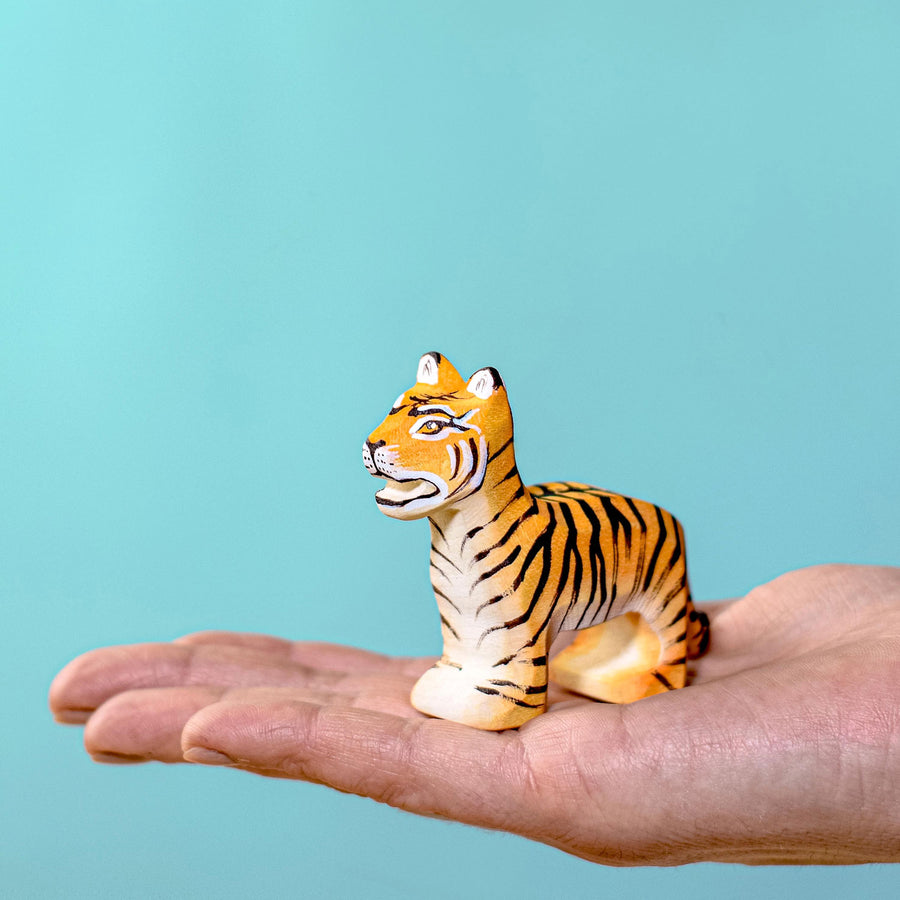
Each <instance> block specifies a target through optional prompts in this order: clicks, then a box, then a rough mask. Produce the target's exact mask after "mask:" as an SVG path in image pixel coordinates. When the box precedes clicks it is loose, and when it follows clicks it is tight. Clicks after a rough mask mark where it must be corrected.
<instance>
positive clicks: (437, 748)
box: [182, 697, 528, 830]
mask: <svg viewBox="0 0 900 900" xmlns="http://www.w3.org/2000/svg"><path fill="white" fill-rule="evenodd" d="M182 746H183V748H184V751H185V758H186V759H189V760H191V761H195V762H206V763H214V764H215V763H218V764H223V763H224V764H228V765H233V766H236V767H239V768H243V769H247V770H250V771H254V772H258V773H261V774H266V775H271V776H280V777H287V778H296V779H300V780H304V781H312V782H315V783H319V784H327V785H329V786H331V787H333V788H336V789H337V790H339V791H344V792H347V793H353V794H359V795H363V796H367V797H372V798H374V799H375V800H378V801H381V802H383V803H388V804H390V805H391V806H396V807H399V808H401V809H405V810H408V811H410V812H415V813H419V814H421V815H428V816H439V817H446V818H452V819H457V820H459V821H463V822H469V823H472V824H478V825H482V826H485V827H492V828H503V829H507V830H521V825H522V823H521V822H520V821H519V820H518V810H520V809H521V808H522V807H523V801H522V794H523V792H527V790H528V779H527V778H523V777H522V775H523V773H522V757H521V754H520V752H519V751H520V738H519V735H518V734H517V733H515V732H504V733H500V734H498V733H494V732H485V731H478V730H476V729H472V728H468V727H466V726H464V725H458V724H456V723H454V722H447V721H443V720H440V719H426V718H417V719H408V718H403V717H401V716H396V715H391V714H389V713H386V712H382V711H375V710H372V709H359V708H351V707H346V706H343V707H341V706H334V705H324V706H323V705H318V704H313V703H307V702H303V701H301V700H298V699H296V698H291V697H283V698H281V699H279V700H277V701H274V700H273V701H272V702H269V703H265V704H253V703H246V702H241V701H239V700H236V699H224V700H222V701H220V702H218V703H214V704H212V705H211V706H207V707H206V708H204V709H202V710H201V711H200V712H198V713H197V714H196V715H195V716H193V717H192V718H191V720H190V721H189V722H188V723H187V724H186V726H185V728H184V733H183V735H182Z"/></svg>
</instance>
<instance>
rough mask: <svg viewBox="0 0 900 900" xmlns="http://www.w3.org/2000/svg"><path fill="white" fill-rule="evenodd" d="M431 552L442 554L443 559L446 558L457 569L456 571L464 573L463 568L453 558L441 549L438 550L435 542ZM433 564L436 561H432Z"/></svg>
mask: <svg viewBox="0 0 900 900" xmlns="http://www.w3.org/2000/svg"><path fill="white" fill-rule="evenodd" d="M431 552H432V553H437V555H438V556H440V557H441V558H442V559H446V560H447V562H448V563H450V565H451V566H453V568H454V569H456V571H457V572H459V573H460V575H461V574H462V569H460V567H459V566H458V565H457V564H456V563H455V562H453V560H452V559H450V557H449V556H447V554H446V553H441V551H440V550H438V549H437V547H435V546H434V544H432V545H431ZM432 565H434V563H432Z"/></svg>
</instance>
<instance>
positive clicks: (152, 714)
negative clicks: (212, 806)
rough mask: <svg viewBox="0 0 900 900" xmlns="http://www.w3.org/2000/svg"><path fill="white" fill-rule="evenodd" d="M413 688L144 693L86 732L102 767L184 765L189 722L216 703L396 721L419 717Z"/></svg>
mask: <svg viewBox="0 0 900 900" xmlns="http://www.w3.org/2000/svg"><path fill="white" fill-rule="evenodd" d="M408 698H409V685H408V684H407V683H406V682H405V681H403V683H402V684H400V683H398V676H392V675H389V676H384V677H372V676H369V677H367V678H365V679H361V678H359V677H355V678H354V677H351V678H348V679H347V680H346V681H345V683H344V684H343V685H342V688H341V689H340V690H326V689H321V688H319V689H316V688H306V689H304V688H296V687H291V688H285V687H277V688H272V687H250V688H228V689H226V688H215V687H206V686H193V687H176V688H145V689H142V690H135V691H126V692H125V693H123V694H117V695H116V696H115V697H112V698H111V699H110V700H108V701H107V702H106V703H104V704H103V705H102V706H101V707H100V708H99V709H98V710H97V712H96V713H95V714H94V715H93V716H92V717H91V719H90V721H89V722H88V725H87V728H86V729H85V735H84V742H85V748H86V749H87V751H88V753H90V754H91V756H92V757H93V758H94V759H95V760H97V761H98V762H148V761H150V760H157V761H160V762H167V763H177V762H184V761H185V760H184V756H183V753H182V748H181V734H182V731H183V729H184V726H185V724H186V723H187V721H188V720H189V719H190V718H191V717H192V716H193V715H194V714H195V713H197V712H198V711H199V710H201V709H203V708H204V707H206V706H209V705H210V704H211V703H215V702H217V701H220V700H223V699H228V700H233V701H236V702H241V703H253V704H261V703H270V702H281V701H284V700H288V701H301V702H305V703H314V704H318V705H325V704H329V705H333V706H355V707H361V708H366V709H373V710H377V711H380V712H384V713H389V714H391V715H396V716H403V717H410V718H412V717H419V716H420V715H421V714H420V713H418V712H417V711H416V710H414V709H413V708H412V706H410V704H409V699H408Z"/></svg>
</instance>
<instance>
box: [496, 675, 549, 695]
mask: <svg viewBox="0 0 900 900" xmlns="http://www.w3.org/2000/svg"><path fill="white" fill-rule="evenodd" d="M488 684H496V685H499V686H500V687H514V688H517V689H518V690H520V691H522V693H523V694H546V693H547V685H546V684H543V685H541V684H537V685H534V686H533V687H523V686H522V685H521V684H517V683H516V682H515V681H507V680H505V679H502V678H488Z"/></svg>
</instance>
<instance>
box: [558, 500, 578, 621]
mask: <svg viewBox="0 0 900 900" xmlns="http://www.w3.org/2000/svg"><path fill="white" fill-rule="evenodd" d="M561 509H562V514H563V518H564V519H565V520H566V525H567V526H568V527H569V532H568V534H567V535H566V549H565V553H566V554H569V553H570V552H571V554H572V557H573V559H574V560H575V571H574V572H573V573H572V599H571V600H570V601H569V606H568V608H567V609H566V615H568V614H569V610H570V609H571V608H572V607H573V606H574V605H575V602H576V601H577V600H578V595H579V593H580V592H581V578H582V576H583V575H584V563H583V562H582V560H581V554H580V553H579V552H578V528H577V527H576V525H575V518H574V517H573V516H572V510H571V508H570V506H569V504H568V503H565V504H563V505H562V506H561ZM566 574H567V575H568V572H567V573H566ZM560 582H561V583H562V586H564V585H565V579H563V578H560Z"/></svg>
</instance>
